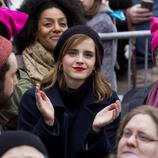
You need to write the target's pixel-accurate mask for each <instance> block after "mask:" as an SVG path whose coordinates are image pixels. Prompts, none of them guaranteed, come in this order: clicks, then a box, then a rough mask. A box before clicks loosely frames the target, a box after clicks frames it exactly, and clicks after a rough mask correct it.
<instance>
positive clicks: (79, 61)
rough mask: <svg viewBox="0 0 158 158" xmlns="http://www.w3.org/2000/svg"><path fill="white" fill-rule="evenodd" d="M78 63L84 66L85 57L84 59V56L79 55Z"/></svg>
mask: <svg viewBox="0 0 158 158" xmlns="http://www.w3.org/2000/svg"><path fill="white" fill-rule="evenodd" d="M76 62H77V63H79V64H82V63H83V62H84V57H83V55H82V54H79V55H78V56H77V59H76Z"/></svg>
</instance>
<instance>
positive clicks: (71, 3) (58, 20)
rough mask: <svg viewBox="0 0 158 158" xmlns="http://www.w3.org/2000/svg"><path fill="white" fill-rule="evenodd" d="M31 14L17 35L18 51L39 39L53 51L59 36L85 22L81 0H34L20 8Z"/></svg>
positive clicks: (15, 41) (20, 51) (15, 42)
mask: <svg viewBox="0 0 158 158" xmlns="http://www.w3.org/2000/svg"><path fill="white" fill-rule="evenodd" d="M20 10H21V11H24V12H26V13H28V14H29V19H28V21H27V24H26V25H25V27H24V28H23V29H22V30H21V32H20V33H19V34H18V36H17V37H15V40H14V44H15V46H16V48H17V53H19V54H21V53H22V51H23V50H24V49H25V48H26V47H27V46H30V45H31V44H32V43H34V42H35V41H39V42H40V43H41V44H42V45H43V46H44V47H45V48H46V49H47V50H50V51H52V50H53V48H54V47H55V45H56V42H57V40H58V38H59V36H60V35H61V34H62V33H63V32H64V31H65V30H66V29H67V28H68V27H71V26H74V25H78V24H82V23H84V12H83V7H82V5H81V3H80V1H79V0H68V1H66V0H33V1H26V2H25V3H24V4H23V5H22V6H21V8H20Z"/></svg>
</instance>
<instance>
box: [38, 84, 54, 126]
mask: <svg viewBox="0 0 158 158" xmlns="http://www.w3.org/2000/svg"><path fill="white" fill-rule="evenodd" d="M35 95H36V105H37V107H38V110H39V111H40V112H41V115H42V116H43V118H44V120H45V123H46V124H48V125H49V126H53V124H54V108H53V105H52V103H51V101H50V100H49V98H48V97H47V96H46V94H45V93H44V92H43V91H41V90H40V86H39V84H37V85H36V92H35Z"/></svg>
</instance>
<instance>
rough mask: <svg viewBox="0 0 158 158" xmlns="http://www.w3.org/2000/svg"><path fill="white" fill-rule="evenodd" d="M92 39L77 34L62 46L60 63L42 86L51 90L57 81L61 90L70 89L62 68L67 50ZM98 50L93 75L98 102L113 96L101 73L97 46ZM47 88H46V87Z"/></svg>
mask: <svg viewBox="0 0 158 158" xmlns="http://www.w3.org/2000/svg"><path fill="white" fill-rule="evenodd" d="M88 38H90V37H89V36H87V35H84V34H75V35H73V36H71V37H70V38H69V39H68V40H67V41H66V42H65V43H64V44H63V46H62V48H61V49H60V52H59V57H58V61H57V62H56V64H55V68H54V69H53V70H52V71H51V72H50V73H49V74H47V76H45V77H44V79H43V81H42V85H47V87H46V88H50V87H51V86H53V85H54V84H55V83H56V81H58V84H59V87H60V88H64V89H65V88H68V87H67V85H66V82H65V78H64V74H63V70H62V67H61V62H62V59H63V57H64V56H65V54H66V53H67V50H68V49H69V48H72V47H73V46H76V45H77V44H78V43H80V42H81V41H84V40H85V39H88ZM95 50H96V63H95V71H94V72H93V73H92V74H91V76H92V78H93V80H92V82H93V91H94V92H96V94H97V96H98V100H103V99H107V98H108V97H110V96H111V95H112V89H111V86H110V84H109V83H108V81H107V79H106V77H105V76H104V75H103V74H102V73H101V71H100V70H101V60H102V59H100V58H101V57H100V53H99V51H98V48H97V47H96V46H95ZM44 87H45V86H44Z"/></svg>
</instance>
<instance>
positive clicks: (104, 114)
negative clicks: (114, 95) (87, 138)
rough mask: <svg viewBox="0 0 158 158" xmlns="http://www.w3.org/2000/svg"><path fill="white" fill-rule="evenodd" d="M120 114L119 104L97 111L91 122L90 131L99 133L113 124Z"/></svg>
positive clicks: (115, 103) (117, 101)
mask: <svg viewBox="0 0 158 158" xmlns="http://www.w3.org/2000/svg"><path fill="white" fill-rule="evenodd" d="M120 112H121V102H120V101H119V100H116V102H114V103H112V104H110V105H109V106H107V107H105V108H104V109H102V110H101V111H99V112H98V113H97V114H96V116H95V118H94V121H93V125H92V129H93V131H94V132H96V133H98V132H100V130H101V128H103V127H104V126H106V125H108V124H109V123H111V122H113V121H114V120H115V119H116V118H117V117H118V116H119V114H120Z"/></svg>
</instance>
